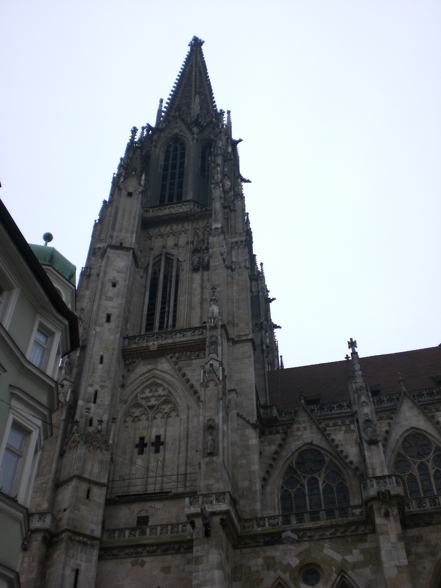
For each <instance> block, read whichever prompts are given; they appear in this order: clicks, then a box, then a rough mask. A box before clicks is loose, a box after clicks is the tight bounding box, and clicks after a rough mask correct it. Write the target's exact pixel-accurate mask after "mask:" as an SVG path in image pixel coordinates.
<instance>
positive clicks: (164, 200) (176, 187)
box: [159, 138, 185, 204]
mask: <svg viewBox="0 0 441 588" xmlns="http://www.w3.org/2000/svg"><path fill="white" fill-rule="evenodd" d="M184 170H185V143H184V141H183V140H182V139H178V138H175V139H173V140H172V141H170V143H168V145H167V146H166V148H165V151H164V162H163V164H162V175H161V190H160V194H159V204H170V203H172V202H181V200H182V195H183V193H184Z"/></svg>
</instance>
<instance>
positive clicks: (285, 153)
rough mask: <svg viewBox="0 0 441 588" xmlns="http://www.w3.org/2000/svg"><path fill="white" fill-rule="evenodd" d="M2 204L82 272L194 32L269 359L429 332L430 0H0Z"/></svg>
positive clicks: (379, 349) (437, 63) (432, 169)
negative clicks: (233, 167) (233, 146)
mask: <svg viewBox="0 0 441 588" xmlns="http://www.w3.org/2000/svg"><path fill="white" fill-rule="evenodd" d="M0 6H1V8H0V10H1V12H0V54H1V56H2V57H1V63H0V92H1V107H0V177H1V182H2V185H3V188H2V189H1V191H0V196H1V198H2V199H3V201H4V202H5V204H6V206H7V207H8V209H9V211H10V212H11V214H12V215H13V217H14V219H15V221H16V222H17V224H18V226H19V228H20V229H21V231H22V232H23V234H24V236H25V237H26V239H27V240H28V241H30V242H32V243H42V238H41V237H42V234H43V233H44V232H46V231H50V232H52V233H53V234H54V241H53V245H54V246H55V247H56V248H57V249H58V250H59V251H60V252H61V253H63V254H64V255H65V256H66V257H67V258H68V259H70V260H71V261H72V262H73V263H75V265H76V266H77V268H78V272H77V273H78V274H79V270H80V269H81V267H82V266H83V265H84V264H85V259H86V255H87V249H88V245H89V239H90V234H91V230H92V225H93V221H94V219H95V218H96V217H97V215H98V211H99V209H100V207H101V202H102V200H104V199H107V197H108V194H109V188H110V181H111V177H112V174H113V172H114V171H116V167H117V164H118V160H119V158H120V157H121V156H122V155H123V153H124V149H125V145H126V142H127V140H128V138H129V134H130V129H131V127H133V126H137V127H138V128H139V127H141V126H142V125H143V124H145V123H146V122H149V123H151V124H154V121H155V115H156V109H157V105H158V100H159V98H164V99H165V98H167V95H168V93H169V92H170V90H171V87H172V85H173V82H174V80H175V78H176V76H177V74H178V71H179V68H180V66H181V64H182V62H183V60H184V58H185V55H186V53H187V50H188V47H187V44H188V42H189V41H190V39H191V38H192V36H193V35H197V36H199V37H201V38H202V39H204V40H205V45H204V53H205V58H206V61H207V66H208V70H209V73H210V78H211V82H212V86H213V90H214V95H215V98H216V102H217V106H218V108H223V109H224V110H227V109H230V110H231V111H232V118H233V135H234V136H235V138H242V139H243V143H242V144H241V145H240V157H241V172H242V175H243V176H244V177H246V178H250V179H251V180H252V184H247V185H245V195H246V202H247V208H248V211H249V212H250V218H251V223H252V227H253V231H254V248H255V253H256V254H257V258H258V261H259V262H261V261H262V262H264V264H265V275H266V278H267V283H268V287H269V288H270V290H271V296H273V297H276V298H277V300H276V301H275V302H273V304H272V312H273V320H274V322H276V323H277V324H280V325H282V327H283V328H282V330H280V331H278V337H279V343H280V353H281V354H282V355H283V356H284V362H285V367H291V366H296V365H305V364H311V363H321V362H326V361H335V360H339V359H342V358H343V357H344V355H345V354H346V351H347V344H346V342H347V340H348V339H349V338H350V337H354V338H356V339H357V341H358V344H359V352H360V355H361V356H363V355H364V356H367V355H377V354H381V353H393V352H397V351H404V350H408V349H417V348H423V347H431V346H435V345H438V344H439V343H441V328H440V327H441V313H440V291H441V288H440V286H441V279H440V267H441V263H440V262H441V259H440V257H441V237H440V234H441V233H440V220H441V214H440V213H441V210H440V209H441V197H440V196H441V194H440V192H441V167H440V162H441V2H440V1H439V0H433V1H431V0H412V1H407V0H396V1H393V0H379V1H376V0H369V1H365V0H346V1H345V0H340V1H339V0H322V1H320V0H290V1H288V0H285V1H281V0H272V1H271V2H268V1H266V2H259V1H256V0H252V1H251V0H250V1H248V0H235V1H234V2H231V1H228V0H226V1H224V2H221V3H219V2H211V1H209V0H205V1H195V0H193V1H191V0H185V1H182V0H179V1H176V0H174V1H170V0H169V1H168V2H158V1H157V0H155V1H153V0H124V1H123V0H62V1H60V0H38V2H36V1H35V0H14V1H12V0H2V1H1V2H0Z"/></svg>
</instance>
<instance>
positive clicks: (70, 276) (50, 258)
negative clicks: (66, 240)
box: [30, 245, 77, 286]
mask: <svg viewBox="0 0 441 588" xmlns="http://www.w3.org/2000/svg"><path fill="white" fill-rule="evenodd" d="M30 247H31V249H32V251H33V252H34V253H35V255H36V257H37V259H38V261H39V262H40V263H41V264H43V265H51V266H52V267H53V268H54V269H56V270H57V272H59V273H60V274H61V275H62V276H64V277H65V278H66V279H67V280H69V282H71V284H73V285H74V286H75V272H76V270H77V268H76V266H74V264H73V263H71V262H70V261H69V260H68V259H66V258H65V257H64V255H61V253H60V252H59V251H57V250H56V249H55V247H48V246H47V245H30Z"/></svg>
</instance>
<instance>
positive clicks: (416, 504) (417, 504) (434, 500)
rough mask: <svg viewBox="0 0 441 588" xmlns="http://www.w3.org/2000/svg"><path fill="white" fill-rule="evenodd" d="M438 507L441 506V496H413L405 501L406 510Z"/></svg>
mask: <svg viewBox="0 0 441 588" xmlns="http://www.w3.org/2000/svg"><path fill="white" fill-rule="evenodd" d="M436 507H441V499H440V497H439V496H426V497H425V498H412V499H406V500H405V501H404V510H405V512H411V511H415V510H425V509H430V508H436Z"/></svg>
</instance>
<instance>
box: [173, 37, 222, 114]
mask: <svg viewBox="0 0 441 588" xmlns="http://www.w3.org/2000/svg"><path fill="white" fill-rule="evenodd" d="M203 44H204V41H202V39H199V37H193V39H192V40H191V41H190V43H189V47H190V50H189V52H188V53H187V57H186V58H185V61H184V63H183V65H182V67H181V69H180V71H179V74H178V77H177V78H176V82H175V83H174V85H173V88H172V91H171V92H170V96H169V97H168V99H167V102H166V105H165V109H164V116H163V118H162V122H167V121H169V120H170V119H171V117H172V116H173V115H174V114H175V113H179V115H180V116H181V117H182V118H183V119H184V120H187V121H190V120H195V119H197V118H199V119H200V120H201V121H202V122H204V121H208V120H210V119H212V118H213V117H214V116H215V114H216V102H215V100H214V95H213V90H212V87H211V82H210V78H209V76H208V70H207V66H206V64H205V59H204V54H203V52H202V45H203Z"/></svg>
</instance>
